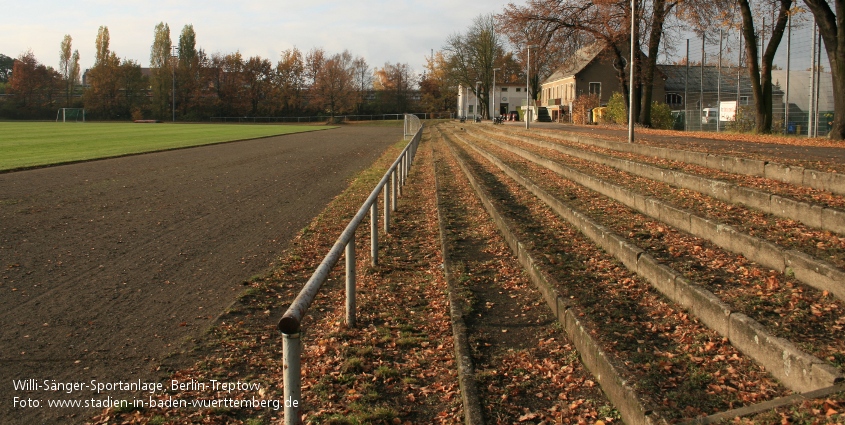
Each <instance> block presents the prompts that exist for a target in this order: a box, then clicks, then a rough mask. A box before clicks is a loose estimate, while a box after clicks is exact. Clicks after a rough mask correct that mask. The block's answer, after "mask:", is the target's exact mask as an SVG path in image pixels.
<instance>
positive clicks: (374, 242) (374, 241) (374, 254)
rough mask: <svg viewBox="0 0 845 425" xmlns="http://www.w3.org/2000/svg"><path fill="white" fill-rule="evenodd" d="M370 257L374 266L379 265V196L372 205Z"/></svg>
mask: <svg viewBox="0 0 845 425" xmlns="http://www.w3.org/2000/svg"><path fill="white" fill-rule="evenodd" d="M370 259H371V262H370V264H372V266H373V267H375V266H377V265H378V197H376V199H375V201H374V202H373V205H371V206H370Z"/></svg>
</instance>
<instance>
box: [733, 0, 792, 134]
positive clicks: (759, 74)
mask: <svg viewBox="0 0 845 425" xmlns="http://www.w3.org/2000/svg"><path fill="white" fill-rule="evenodd" d="M779 3H780V7H779V9H778V17H777V20H776V22H775V26H774V28H772V37H771V38H770V39H769V43H768V44H767V45H766V48H765V51H764V52H763V56H762V58H761V59H762V60H761V61H760V62H761V64H762V66H761V65H760V64H758V63H757V60H758V58H759V56H758V51H757V34H756V31H755V30H754V19H753V17H752V12H751V6H750V5H749V4H748V0H739V8H740V13H741V15H742V35H743V38H745V52H746V53H747V57H748V74H749V77H750V79H751V91H752V93H753V94H754V112H755V115H756V117H757V123H756V128H755V132H757V133H760V134H768V133H771V132H772V62H773V61H774V59H775V53H776V52H777V48H778V45H780V41H781V39H782V38H783V32H784V30H785V29H786V22H787V19H788V17H789V8H790V7H791V6H792V0H779Z"/></svg>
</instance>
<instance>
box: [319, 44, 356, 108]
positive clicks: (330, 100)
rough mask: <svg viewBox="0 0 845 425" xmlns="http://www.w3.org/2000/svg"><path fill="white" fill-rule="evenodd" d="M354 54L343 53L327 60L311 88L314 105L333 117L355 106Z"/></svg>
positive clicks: (320, 68)
mask: <svg viewBox="0 0 845 425" xmlns="http://www.w3.org/2000/svg"><path fill="white" fill-rule="evenodd" d="M353 73H354V71H353V68H352V54H350V53H349V51H346V50H345V51H343V53H338V54H335V55H333V56H331V57H330V58H328V59H326V60H325V61H324V62H323V63H322V64H321V65H320V66H319V70H318V71H317V74H316V77H315V80H314V85H313V86H312V87H311V93H312V99H311V101H312V104H313V105H314V106H315V107H317V108H318V109H319V110H320V111H325V112H327V113H328V114H329V115H331V116H332V117H334V116H335V115H339V114H343V113H346V112H349V111H350V110H352V108H353V106H354V105H355V84H354V75H353Z"/></svg>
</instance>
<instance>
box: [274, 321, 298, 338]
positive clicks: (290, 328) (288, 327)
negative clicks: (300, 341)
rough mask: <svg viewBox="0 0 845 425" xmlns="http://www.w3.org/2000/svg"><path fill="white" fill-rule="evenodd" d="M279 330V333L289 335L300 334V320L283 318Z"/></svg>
mask: <svg viewBox="0 0 845 425" xmlns="http://www.w3.org/2000/svg"><path fill="white" fill-rule="evenodd" d="M278 328H279V331H281V332H282V333H283V334H287V335H291V334H296V333H299V320H296V319H295V318H293V317H289V316H285V317H282V318H281V319H280V320H279V324H278Z"/></svg>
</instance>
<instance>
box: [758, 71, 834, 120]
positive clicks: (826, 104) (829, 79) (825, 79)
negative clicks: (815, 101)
mask: <svg viewBox="0 0 845 425" xmlns="http://www.w3.org/2000/svg"><path fill="white" fill-rule="evenodd" d="M812 74H813V73H812V71H789V103H794V104H795V105H797V106H798V107H799V108H801V110H803V111H808V110H809V109H810V105H809V103H810V95H811V93H810V87H811V86H812V80H813V75H812ZM772 81H774V82H775V84H778V85H779V86H780V87H781V88H783V90H784V91H786V71H785V70H782V69H776V70H773V71H772ZM816 84H818V85H819V86H820V87H819V110H820V111H832V110H833V76H832V74H831V73H829V72H822V73H820V75H819V81H818V82H817V83H816Z"/></svg>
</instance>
